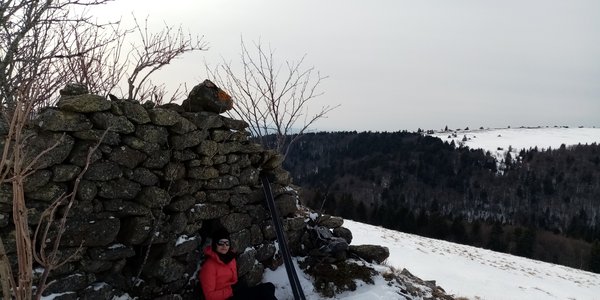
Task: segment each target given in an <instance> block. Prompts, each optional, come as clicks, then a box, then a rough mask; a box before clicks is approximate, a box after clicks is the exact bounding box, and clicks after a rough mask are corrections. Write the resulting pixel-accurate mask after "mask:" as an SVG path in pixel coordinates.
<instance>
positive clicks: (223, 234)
mask: <svg viewBox="0 0 600 300" xmlns="http://www.w3.org/2000/svg"><path fill="white" fill-rule="evenodd" d="M222 239H227V240H229V232H227V230H225V229H224V228H219V229H217V230H215V232H213V234H212V236H211V240H212V248H213V250H215V249H216V248H217V242H218V241H219V240H222Z"/></svg>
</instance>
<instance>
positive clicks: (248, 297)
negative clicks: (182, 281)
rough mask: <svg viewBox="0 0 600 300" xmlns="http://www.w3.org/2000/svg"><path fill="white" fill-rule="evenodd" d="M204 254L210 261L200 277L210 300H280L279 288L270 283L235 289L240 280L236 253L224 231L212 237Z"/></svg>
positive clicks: (201, 271) (227, 234)
mask: <svg viewBox="0 0 600 300" xmlns="http://www.w3.org/2000/svg"><path fill="white" fill-rule="evenodd" d="M204 255H205V257H206V260H205V261H204V263H203V264H202V267H201V268H200V274H199V276H198V278H199V279H200V285H201V287H202V292H203V293H204V297H205V299H206V300H277V298H275V286H274V285H273V284H272V283H270V282H268V283H261V284H258V285H257V286H254V287H238V288H234V286H233V285H234V284H236V283H237V281H238V275H237V263H236V261H235V257H236V253H235V252H234V251H233V250H232V247H231V241H230V239H229V233H228V232H227V231H225V230H224V229H219V230H217V231H216V232H215V233H214V234H213V235H212V241H211V245H210V246H207V247H206V248H204Z"/></svg>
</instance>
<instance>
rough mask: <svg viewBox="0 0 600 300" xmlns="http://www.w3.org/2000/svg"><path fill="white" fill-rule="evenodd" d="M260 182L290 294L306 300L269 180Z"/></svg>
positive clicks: (299, 299) (295, 297) (263, 178)
mask: <svg viewBox="0 0 600 300" xmlns="http://www.w3.org/2000/svg"><path fill="white" fill-rule="evenodd" d="M260 180H261V181H262V185H263V191H264V192H265V198H266V200H267V205H268V206H269V211H270V212H271V219H273V225H274V226H275V233H276V235H277V241H278V243H279V250H280V251H281V254H282V255H283V263H284V265H285V270H286V272H287V275H288V279H289V281H290V285H291V286H292V293H293V294H294V299H295V300H306V298H305V296H304V291H303V290H302V286H301V285H300V281H299V280H298V274H296V268H294V263H293V262H292V257H291V256H290V252H289V249H288V246H287V242H286V240H285V236H284V234H283V226H282V224H281V219H280V218H279V213H278V212H277V208H276V207H275V200H274V199H273V192H272V191H271V184H270V183H269V179H267V176H265V175H263V176H261V177H260Z"/></svg>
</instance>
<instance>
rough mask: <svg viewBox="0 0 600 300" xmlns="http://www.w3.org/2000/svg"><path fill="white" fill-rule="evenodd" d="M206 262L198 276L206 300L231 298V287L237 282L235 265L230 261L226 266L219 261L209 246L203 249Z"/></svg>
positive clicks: (233, 261)
mask: <svg viewBox="0 0 600 300" xmlns="http://www.w3.org/2000/svg"><path fill="white" fill-rule="evenodd" d="M204 255H205V256H206V261H205V262H204V264H203V265H202V268H201V269H200V273H199V275H200V276H198V277H199V278H200V285H201V286H202V292H203V293H204V298H206V300H225V299H227V298H229V297H231V296H233V290H232V289H231V286H232V285H233V284H235V283H236V282H237V281H238V277H237V264H236V262H235V259H232V260H231V261H230V262H229V263H228V264H225V263H224V262H222V261H221V259H220V258H219V256H218V255H217V253H215V252H214V251H213V250H212V249H211V247H210V246H208V247H206V248H204Z"/></svg>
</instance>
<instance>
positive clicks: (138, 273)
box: [0, 81, 389, 299]
mask: <svg viewBox="0 0 600 300" xmlns="http://www.w3.org/2000/svg"><path fill="white" fill-rule="evenodd" d="M112 98H113V100H107V99H105V98H104V97H102V96H97V95H92V94H89V93H88V92H87V88H85V87H84V86H81V85H77V84H71V85H68V86H67V87H66V88H64V89H63V90H61V98H60V100H59V101H58V103H57V107H50V108H46V109H44V110H43V111H41V112H40V113H39V114H38V115H37V117H36V118H35V119H34V120H33V123H32V126H30V127H29V128H28V129H27V131H28V132H27V134H31V135H32V138H30V139H28V140H27V145H26V154H27V157H26V161H31V160H32V159H33V158H34V157H35V156H37V155H38V154H39V153H41V152H42V151H45V150H47V149H50V148H51V147H52V146H54V145H55V144H56V147H54V148H52V149H51V150H49V151H48V152H47V153H45V154H44V155H43V156H41V157H40V158H39V160H38V161H37V162H36V163H35V167H36V171H35V172H34V173H33V174H32V175H31V176H29V177H28V179H27V181H26V184H25V196H26V204H27V207H28V216H29V226H30V230H31V232H34V231H35V228H36V226H37V224H38V223H40V217H41V213H42V212H43V211H44V210H45V209H46V208H47V207H48V206H49V205H50V204H51V203H52V202H54V201H55V200H56V199H58V198H59V197H60V195H62V194H63V193H69V192H71V191H72V190H73V189H74V186H75V182H76V179H77V178H78V176H79V175H80V174H81V173H82V171H83V170H84V168H85V167H86V162H87V161H88V159H87V155H88V150H89V149H90V148H91V147H93V146H95V145H96V144H98V142H100V143H99V146H98V148H97V150H96V151H95V152H93V154H92V155H91V156H90V159H89V166H88V168H87V171H85V172H84V173H83V175H82V180H81V181H80V182H79V184H78V188H77V191H76V194H75V195H76V196H75V201H74V204H73V207H72V208H71V209H70V211H69V212H68V215H67V223H66V224H67V227H66V231H65V232H64V234H63V235H62V240H61V245H60V248H59V251H58V254H59V255H60V256H61V257H62V258H66V257H69V256H71V255H74V256H73V257H72V259H71V260H70V261H69V262H68V263H66V264H64V265H63V266H61V267H60V268H58V269H56V270H54V271H53V272H51V274H50V278H48V281H47V288H46V290H45V292H44V295H49V294H57V293H60V296H57V297H56V298H54V299H111V298H113V297H114V296H121V295H123V294H125V293H127V294H129V295H130V296H132V297H133V296H136V297H139V298H140V299H172V297H173V296H174V295H179V296H180V297H179V298H186V297H187V298H189V297H190V296H189V290H190V285H193V284H196V283H195V282H193V278H194V277H195V273H196V272H197V270H198V262H199V260H200V259H201V251H200V249H201V247H202V245H203V244H204V243H205V241H206V237H207V236H208V235H209V233H210V232H211V230H212V229H214V227H215V226H222V227H225V228H226V229H227V230H228V231H229V232H230V233H231V237H232V242H233V245H234V247H235V248H236V249H238V251H239V252H240V254H239V256H238V271H239V275H240V280H241V281H243V282H245V283H247V284H249V285H254V284H256V283H258V282H260V281H261V279H262V276H263V272H264V270H265V268H276V267H278V266H280V265H281V264H282V261H281V258H280V256H279V255H278V253H276V252H277V248H276V246H275V240H276V236H275V230H274V228H273V225H272V222H271V218H270V215H269V213H268V210H267V208H266V207H267V206H266V203H265V197H264V194H263V190H262V186H261V185H260V180H259V175H261V174H265V175H268V176H269V178H270V180H271V183H272V189H273V192H274V194H275V195H274V196H275V202H276V206H277V209H278V211H279V214H280V216H282V218H283V224H284V230H285V232H286V235H287V238H288V245H289V247H290V249H291V252H292V254H293V255H294V256H308V257H313V258H314V260H315V261H329V262H332V261H339V260H343V259H345V258H346V256H347V255H348V254H351V253H354V254H358V255H359V256H362V257H364V258H366V259H368V260H372V261H377V262H381V261H383V260H385V258H387V256H388V255H389V253H388V252H387V248H383V247H375V248H372V247H373V246H366V247H363V246H351V247H349V246H348V245H349V244H350V242H351V239H352V234H351V232H350V231H349V230H348V229H346V228H344V227H342V224H343V220H342V219H341V218H338V217H332V216H326V215H318V214H315V213H313V212H310V211H309V210H308V209H306V208H304V207H302V206H301V205H300V204H299V200H298V194H297V192H296V190H295V189H294V188H293V187H292V186H291V179H290V175H289V173H288V172H287V171H285V170H284V169H282V166H281V165H282V161H283V158H282V156H280V155H279V154H278V153H276V152H274V151H272V150H266V149H263V147H261V146H260V145H259V144H256V143H254V142H252V141H251V140H250V139H249V136H248V132H247V131H246V128H247V127H248V124H247V123H245V122H243V121H239V120H234V119H231V118H228V117H225V116H222V115H220V113H222V112H224V111H226V110H228V109H230V108H231V107H232V103H231V98H230V97H229V96H228V95H227V94H226V93H225V92H223V91H222V90H221V89H219V88H218V87H216V86H215V85H214V84H213V83H211V82H210V81H205V82H204V83H202V84H200V85H198V86H196V87H195V88H194V89H193V90H192V92H191V93H190V95H189V97H188V99H186V100H185V101H184V102H183V103H182V105H177V104H166V105H162V106H155V105H154V104H152V103H144V104H140V103H139V102H138V101H135V100H125V99H123V100H119V99H115V98H114V97H112ZM5 129H6V128H0V133H1V134H2V135H6V130H5ZM2 142H3V143H4V139H3V140H2ZM61 214H64V207H63V208H61V209H59V210H58V211H57V218H58V217H61ZM11 220H12V189H11V185H10V184H3V185H1V186H0V228H1V231H0V234H1V237H2V239H3V241H4V244H5V246H6V252H7V253H8V257H9V260H10V262H11V264H12V266H13V269H15V266H16V261H17V259H16V249H15V246H14V245H15V244H14V239H15V228H14V225H13V224H12V222H11ZM53 234H54V235H53ZM55 235H56V232H55V231H54V232H52V231H51V232H50V235H49V236H50V237H54V236H55ZM38 244H39V243H38ZM369 247H371V248H369ZM350 250H351V251H350ZM354 254H352V255H354ZM373 254H375V255H373ZM34 268H36V273H35V274H38V275H39V266H37V265H35V264H34ZM35 282H36V281H34V283H35ZM186 295H187V296H186Z"/></svg>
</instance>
